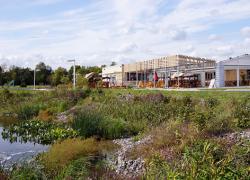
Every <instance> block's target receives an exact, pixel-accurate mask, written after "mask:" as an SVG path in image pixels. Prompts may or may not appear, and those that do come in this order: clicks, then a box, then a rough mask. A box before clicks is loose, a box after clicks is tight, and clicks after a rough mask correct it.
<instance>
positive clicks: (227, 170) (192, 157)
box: [179, 141, 248, 179]
mask: <svg viewBox="0 0 250 180" xmlns="http://www.w3.org/2000/svg"><path fill="white" fill-rule="evenodd" d="M183 157H184V159H183V161H182V163H180V162H179V164H181V166H179V167H180V169H179V172H181V174H182V177H183V178H185V179H245V178H247V177H248V175H247V174H248V172H247V167H244V166H242V165H241V166H238V167H236V166H235V164H234V163H233V160H234V157H233V155H231V154H230V153H228V152H227V151H226V150H224V148H223V147H221V146H219V145H217V144H214V143H212V142H208V141H198V142H196V143H195V144H194V145H193V146H190V147H187V148H186V149H185V152H184V154H183Z"/></svg>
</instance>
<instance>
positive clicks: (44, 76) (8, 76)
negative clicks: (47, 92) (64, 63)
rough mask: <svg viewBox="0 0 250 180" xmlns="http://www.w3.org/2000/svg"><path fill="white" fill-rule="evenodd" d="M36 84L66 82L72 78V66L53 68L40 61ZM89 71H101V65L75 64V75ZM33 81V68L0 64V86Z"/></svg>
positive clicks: (27, 83)
mask: <svg viewBox="0 0 250 180" xmlns="http://www.w3.org/2000/svg"><path fill="white" fill-rule="evenodd" d="M35 71H36V72H35V73H36V84H37V85H52V86H57V85H59V84H67V83H70V82H72V79H73V66H71V68H70V69H69V70H67V69H65V68H63V67H58V68H57V69H55V70H53V69H52V68H51V66H49V65H46V64H45V63H43V62H40V63H39V64H37V65H36V68H35ZM90 72H95V73H101V67H98V66H89V67H87V66H79V65H77V66H76V73H77V74H78V76H77V77H79V78H81V77H84V76H85V75H86V74H88V73H90ZM33 83H34V69H30V68H22V67H18V66H11V67H10V68H9V69H7V68H6V67H5V66H4V65H1V66H0V86H3V85H10V84H14V85H18V86H22V87H25V86H28V85H33Z"/></svg>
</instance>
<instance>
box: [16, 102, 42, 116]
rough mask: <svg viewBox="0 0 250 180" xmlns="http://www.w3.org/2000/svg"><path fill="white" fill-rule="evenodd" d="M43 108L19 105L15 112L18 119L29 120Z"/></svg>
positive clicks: (40, 106)
mask: <svg viewBox="0 0 250 180" xmlns="http://www.w3.org/2000/svg"><path fill="white" fill-rule="evenodd" d="M43 108H44V106H43V105H42V104H36V105H31V104H22V105H19V107H18V109H17V110H16V114H17V116H18V119H21V120H29V119H31V118H33V117H36V116H37V115H38V113H39V111H40V110H41V109H43Z"/></svg>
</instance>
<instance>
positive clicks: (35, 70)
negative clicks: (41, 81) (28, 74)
mask: <svg viewBox="0 0 250 180" xmlns="http://www.w3.org/2000/svg"><path fill="white" fill-rule="evenodd" d="M37 71H39V69H36V68H35V69H34V90H35V89H36V72H37Z"/></svg>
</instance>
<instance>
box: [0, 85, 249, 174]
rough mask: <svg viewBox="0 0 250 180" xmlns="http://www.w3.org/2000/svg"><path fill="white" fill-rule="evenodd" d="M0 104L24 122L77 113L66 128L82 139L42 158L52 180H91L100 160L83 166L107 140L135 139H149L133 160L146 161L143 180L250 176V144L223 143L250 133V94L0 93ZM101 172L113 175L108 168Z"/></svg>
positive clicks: (57, 146)
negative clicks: (75, 179) (72, 179)
mask: <svg viewBox="0 0 250 180" xmlns="http://www.w3.org/2000/svg"><path fill="white" fill-rule="evenodd" d="M0 102H1V103H2V104H3V106H1V107H0V112H11V113H13V114H16V115H17V117H19V119H22V120H25V119H26V121H27V120H28V121H29V119H32V118H36V119H40V120H43V121H47V120H48V121H53V118H54V117H55V116H56V114H57V113H60V112H63V111H66V110H68V109H70V108H71V107H73V106H76V105H77V106H78V108H77V109H75V110H74V111H72V114H70V115H71V116H72V117H73V121H72V122H70V123H69V124H68V125H69V126H72V127H73V128H74V129H75V130H76V131H77V132H78V133H79V135H80V137H79V138H78V139H75V140H72V139H71V140H70V139H66V140H65V141H63V142H61V143H60V142H58V143H56V144H55V145H53V146H52V147H51V149H50V150H49V152H47V153H45V154H43V155H42V156H41V158H40V162H42V164H43V165H44V167H45V174H47V175H48V176H49V177H54V176H56V175H58V177H78V175H79V174H81V173H82V174H83V175H86V176H90V174H91V173H90V171H92V170H93V167H96V164H98V162H100V161H99V160H97V162H94V164H92V165H93V167H92V168H88V167H87V166H86V167H85V165H83V166H82V168H81V167H80V166H79V163H82V164H84V163H85V161H84V162H83V159H81V158H87V157H91V156H92V155H97V154H98V155H100V154H101V150H103V149H105V148H104V147H105V144H106V141H105V143H103V141H102V140H104V139H116V138H122V137H129V136H135V138H134V139H135V140H136V139H138V138H143V136H147V135H150V136H152V142H149V143H148V144H145V145H142V146H140V147H138V148H136V149H133V152H130V153H128V155H130V156H131V157H133V158H138V157H143V158H144V159H145V160H146V161H147V163H146V169H147V171H146V174H144V176H143V177H145V179H154V178H155V177H159V178H160V179H161V178H163V179H164V178H174V177H175V178H180V179H220V178H221V179H223V178H224V179H227V178H228V179H232V178H235V179H237V178H238V179H244V178H245V177H246V175H247V173H249V172H247V168H248V167H249V162H248V160H247V159H249V156H248V155H247V154H248V153H249V148H246V147H249V145H247V146H241V145H240V144H242V143H243V144H245V142H243V141H242V142H238V143H236V142H228V141H227V140H225V139H223V138H220V136H221V135H223V134H225V133H230V132H234V131H241V130H244V129H247V128H250V124H249V122H250V119H249V117H250V92H223V91H216V90H212V91H210V90H209V91H207V90H202V91H186V92H182V91H161V90H134V89H105V90H100V89H99V90H89V89H85V90H78V91H68V90H66V89H57V90H55V91H51V92H37V91H15V90H10V91H6V90H0ZM24 122H25V121H24ZM91 137H92V138H91ZM86 138H91V139H86ZM93 138H96V139H97V140H101V141H96V140H94V139H93ZM108 152H110V149H109V151H108ZM62 157H63V158H62ZM102 169H103V171H105V172H106V173H108V170H107V167H106V168H102ZM86 171H88V172H86ZM98 173H100V171H98ZM102 174H103V172H102ZM104 174H105V173H104ZM99 175H100V176H101V174H99Z"/></svg>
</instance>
